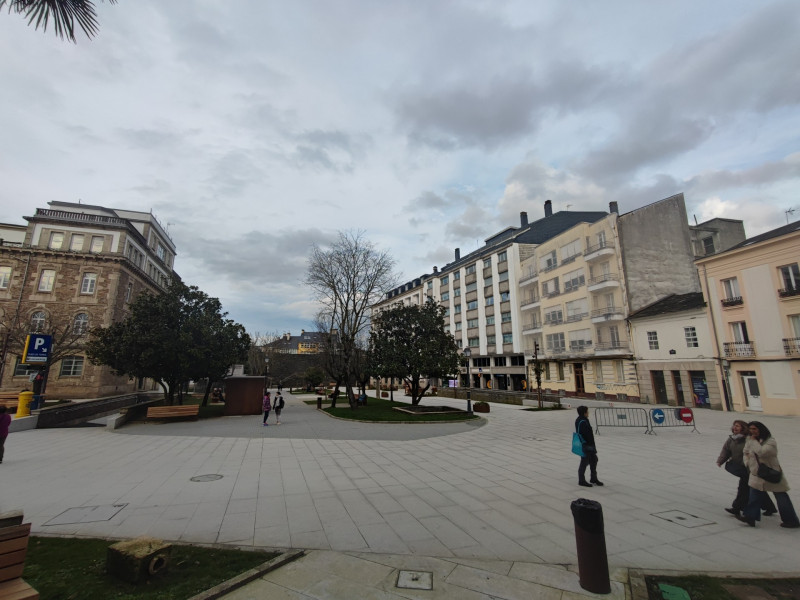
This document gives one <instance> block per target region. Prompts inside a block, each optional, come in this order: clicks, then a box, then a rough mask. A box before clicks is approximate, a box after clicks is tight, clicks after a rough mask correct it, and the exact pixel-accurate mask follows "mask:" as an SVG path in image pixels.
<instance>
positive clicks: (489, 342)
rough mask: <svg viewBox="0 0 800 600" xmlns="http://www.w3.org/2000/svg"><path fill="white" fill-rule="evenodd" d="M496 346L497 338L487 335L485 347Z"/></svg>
mask: <svg viewBox="0 0 800 600" xmlns="http://www.w3.org/2000/svg"><path fill="white" fill-rule="evenodd" d="M496 344H497V336H496V335H487V336H486V345H487V346H494V345H496Z"/></svg>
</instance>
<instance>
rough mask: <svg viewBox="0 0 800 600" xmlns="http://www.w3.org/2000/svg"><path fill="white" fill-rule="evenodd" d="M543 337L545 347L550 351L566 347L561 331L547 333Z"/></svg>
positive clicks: (562, 350) (562, 349)
mask: <svg viewBox="0 0 800 600" xmlns="http://www.w3.org/2000/svg"><path fill="white" fill-rule="evenodd" d="M544 339H545V348H547V350H548V351H550V352H564V351H565V350H566V349H567V346H566V344H565V343H564V334H563V333H548V334H547V335H546V336H544Z"/></svg>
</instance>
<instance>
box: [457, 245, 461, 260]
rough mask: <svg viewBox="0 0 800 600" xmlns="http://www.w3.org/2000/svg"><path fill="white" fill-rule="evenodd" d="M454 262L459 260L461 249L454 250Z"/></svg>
mask: <svg viewBox="0 0 800 600" xmlns="http://www.w3.org/2000/svg"><path fill="white" fill-rule="evenodd" d="M456 260H461V249H460V248H456Z"/></svg>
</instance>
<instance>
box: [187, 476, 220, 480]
mask: <svg viewBox="0 0 800 600" xmlns="http://www.w3.org/2000/svg"><path fill="white" fill-rule="evenodd" d="M218 479H222V475H197V476H196V477H192V478H191V479H190V480H189V481H217V480H218Z"/></svg>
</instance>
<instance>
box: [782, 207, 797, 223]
mask: <svg viewBox="0 0 800 600" xmlns="http://www.w3.org/2000/svg"><path fill="white" fill-rule="evenodd" d="M794 211H795V209H794V208H790V209H788V210H785V211H783V212H784V213H786V224H787V225H788V224H789V215H793V214H794Z"/></svg>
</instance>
